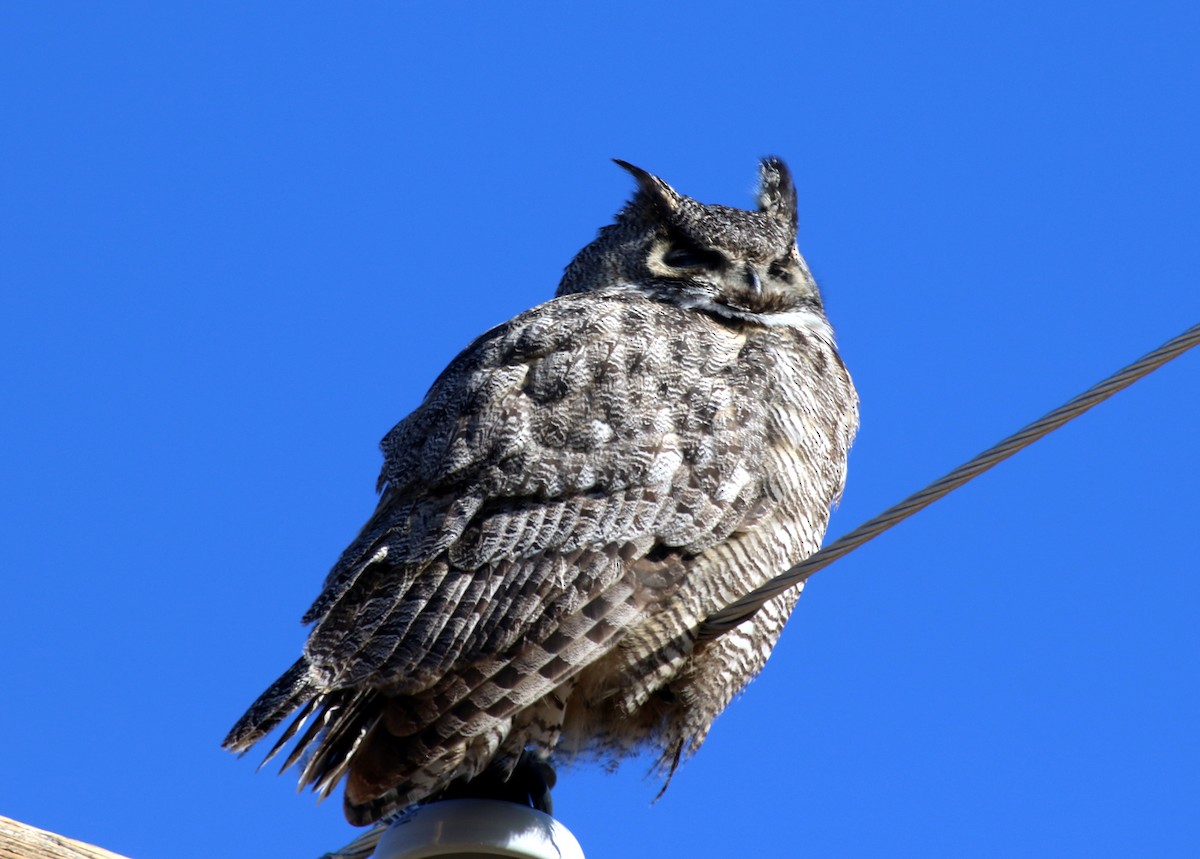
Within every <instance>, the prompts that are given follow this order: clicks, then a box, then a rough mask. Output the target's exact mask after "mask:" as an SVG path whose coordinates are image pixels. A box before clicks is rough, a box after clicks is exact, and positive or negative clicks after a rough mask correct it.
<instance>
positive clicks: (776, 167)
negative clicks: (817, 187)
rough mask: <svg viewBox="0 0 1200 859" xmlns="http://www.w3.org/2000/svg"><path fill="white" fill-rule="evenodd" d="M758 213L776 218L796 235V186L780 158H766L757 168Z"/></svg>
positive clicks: (789, 171) (790, 173)
mask: <svg viewBox="0 0 1200 859" xmlns="http://www.w3.org/2000/svg"><path fill="white" fill-rule="evenodd" d="M758 176H759V187H758V208H759V211H761V212H763V213H765V214H767V215H770V216H771V217H772V218H778V219H779V220H781V221H783V222H784V223H786V224H787V225H788V227H789V228H790V229H791V231H792V234H793V235H795V233H796V185H795V184H794V183H793V182H792V171H791V170H789V169H788V166H787V165H786V164H784V163H783V160H782V159H781V158H776V157H775V156H773V155H772V156H768V157H767V158H764V159H763V160H762V162H761V164H760V165H759V168H758Z"/></svg>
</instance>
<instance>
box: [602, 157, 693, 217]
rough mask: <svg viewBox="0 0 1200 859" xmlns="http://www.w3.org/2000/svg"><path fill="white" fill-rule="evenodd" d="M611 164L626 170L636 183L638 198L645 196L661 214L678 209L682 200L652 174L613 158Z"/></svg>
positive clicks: (677, 193) (673, 190)
mask: <svg viewBox="0 0 1200 859" xmlns="http://www.w3.org/2000/svg"><path fill="white" fill-rule="evenodd" d="M613 163H615V164H616V165H617V166H618V167H621V168H622V169H624V170H626V171H627V172H628V173H629V174H630V175H632V176H633V178H634V179H636V180H637V183H638V192H639V196H643V195H644V196H645V197H646V199H648V200H649V201H650V202H651V203H652V204H653V205H654V206H655V207H657V208H658V209H660V210H661V211H662V212H663V214H669V213H671V212H673V211H675V210H676V209H678V208H679V203H680V200H681V199H682V198H681V197H680V195H679V192H677V191H676V190H675V189H674V188H672V187H671V186H670V185H668V184H667V183H666V182H664V181H663V180H662V179H659V178H658V177H657V176H655V175H654V174H653V173H648V172H646V171H645V170H643V169H642V168H641V167H634V166H633V165H632V164H630V163H629V162H628V161H622V160H621V159H620V158H614V159H613Z"/></svg>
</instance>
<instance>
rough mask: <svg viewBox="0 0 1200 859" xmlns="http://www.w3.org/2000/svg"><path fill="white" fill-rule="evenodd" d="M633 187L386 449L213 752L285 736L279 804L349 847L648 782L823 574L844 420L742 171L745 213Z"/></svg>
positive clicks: (785, 232)
mask: <svg viewBox="0 0 1200 859" xmlns="http://www.w3.org/2000/svg"><path fill="white" fill-rule="evenodd" d="M618 163H619V164H621V166H622V167H624V168H625V169H627V170H628V171H629V172H630V173H632V174H633V176H634V178H635V179H636V180H637V184H638V189H637V192H636V194H635V195H634V197H633V199H632V200H631V201H630V202H629V203H628V204H627V205H626V206H625V207H624V208H623V209H622V210H621V211H620V212H619V213H618V214H617V216H616V221H615V223H613V224H611V225H610V226H607V227H604V228H603V229H602V230H601V231H600V233H599V235H598V237H597V238H596V240H595V241H593V242H592V243H591V244H589V245H588V246H587V247H585V248H584V249H583V250H582V251H581V252H580V253H579V254H578V255H577V256H576V257H575V259H574V260H573V261H572V262H571V263H570V265H568V266H567V269H566V271H565V273H564V276H563V279H562V282H561V283H560V285H559V287H558V292H557V295H556V297H555V298H553V299H552V300H550V301H548V302H546V303H545V304H541V305H539V306H537V307H534V308H533V309H532V310H528V311H526V312H524V313H522V314H520V315H519V316H517V317H516V318H514V319H512V320H511V321H509V322H506V323H504V324H503V325H500V326H498V327H496V328H493V329H492V330H491V331H488V332H487V333H486V334H484V335H482V336H481V337H479V338H478V339H477V340H476V341H475V342H474V343H472V344H471V345H470V346H468V347H467V348H466V349H465V350H464V351H463V352H462V354H460V355H459V356H458V357H457V358H455V359H454V361H452V362H451V364H450V366H449V367H447V368H446V370H445V371H444V372H443V373H442V374H441V376H439V377H438V379H437V381H435V382H434V383H433V387H432V388H430V390H429V393H428V394H427V395H426V397H425V399H424V401H423V402H422V403H421V405H420V406H419V407H418V408H417V409H416V411H414V412H413V413H412V414H411V415H409V416H408V417H407V418H405V419H404V420H403V421H401V422H400V423H399V424H398V425H397V426H396V427H395V428H394V429H393V430H392V431H391V432H389V433H388V434H387V436H386V437H385V438H384V440H383V442H382V448H383V453H384V465H383V472H382V474H381V475H380V478H379V488H380V491H381V493H382V495H381V498H380V501H379V506H378V508H377V510H376V511H375V513H374V515H373V516H372V517H371V519H370V521H368V522H367V524H366V526H365V527H364V528H363V529H362V532H361V533H360V534H359V535H358V537H357V538H356V539H355V540H354V542H353V543H352V544H351V545H350V547H349V548H348V549H346V551H345V552H344V553H343V555H342V556H341V558H340V560H339V561H338V562H337V564H336V566H334V568H333V570H332V572H330V574H329V576H328V578H327V579H326V580H325V585H324V587H323V589H322V591H321V593H320V595H319V596H318V597H317V600H316V602H315V603H314V604H313V606H312V608H310V609H309V610H308V613H307V614H306V615H305V616H304V622H305V623H310V624H313V629H312V632H311V635H310V637H309V639H308V642H307V644H306V645H305V648H304V655H303V656H301V657H300V659H299V660H298V661H297V662H296V664H295V665H293V666H292V667H291V668H290V669H288V671H287V672H286V673H285V674H284V675H283V676H282V677H281V678H280V679H279V680H278V681H276V682H275V684H274V685H272V686H271V687H270V688H269V689H268V690H267V691H266V692H264V693H263V694H262V696H261V697H260V698H259V699H258V700H257V701H256V702H255V703H254V704H253V705H252V706H251V707H250V709H249V711H248V712H247V713H246V714H245V715H244V716H243V717H242V718H241V720H240V721H239V722H238V723H237V725H236V726H235V727H234V728H233V730H232V731H231V732H230V734H229V736H228V737H227V738H226V740H225V746H226V747H227V748H229V749H232V750H234V751H243V750H245V749H247V748H249V747H250V746H251V745H252V744H253V743H255V742H256V741H258V740H260V739H261V738H262V737H263V736H264V735H266V734H267V733H268V732H269V731H271V730H272V729H273V728H274V727H276V726H277V725H279V724H280V723H281V722H282V721H283V720H284V719H286V718H287V717H288V716H290V715H291V714H292V713H294V712H295V711H296V710H297V709H299V710H300V713H299V715H297V716H296V718H295V720H294V721H293V722H292V723H291V726H290V727H289V728H288V729H287V730H286V731H285V732H284V735H283V738H282V739H281V740H280V741H279V743H278V744H276V747H275V750H278V749H279V748H281V747H282V746H283V745H285V744H286V743H287V742H288V741H290V740H291V739H292V738H293V737H294V736H295V735H296V734H297V733H298V732H299V731H300V730H301V728H302V726H303V723H305V721H306V720H307V719H309V718H310V717H312V721H311V723H310V725H309V727H308V728H307V730H305V731H304V733H302V734H301V735H300V736H299V738H298V739H297V740H296V744H295V747H294V749H293V751H292V753H291V754H290V756H289V758H288V761H287V763H285V767H286V766H288V765H290V764H291V763H294V762H295V761H297V760H299V759H301V758H305V760H306V762H305V764H304V767H303V771H302V773H301V776H300V781H301V784H308V785H312V786H313V787H314V789H316V790H318V791H320V792H322V793H328V792H329V791H330V790H332V789H333V788H334V787H335V786H336V785H337V783H338V782H339V781H341V780H342V778H343V777H344V778H345V779H346V789H345V810H346V816H347V818H348V819H349V820H350V822H351V823H355V824H360V825H362V824H367V823H371V822H374V821H376V820H378V819H379V818H380V817H382V816H385V815H388V814H391V813H393V812H395V811H398V810H400V809H403V808H405V807H407V806H409V805H412V804H414V803H418V802H421V801H424V800H427V799H430V798H434V797H437V796H441V795H445V794H447V792H453V791H454V790H455V788H456V786H462V785H470V784H472V783H474V782H475V781H482V780H485V779H493V780H495V779H497V778H498V780H499V781H503V780H504V779H505V778H507V777H508V776H510V775H511V773H512V772H513V770H514V768H515V767H516V766H517V764H518V761H525V760H528V759H530V758H532V759H533V760H535V761H556V762H561V761H570V760H572V759H574V758H578V757H581V756H589V757H592V756H595V757H600V758H601V759H606V760H617V759H620V758H621V757H624V756H627V755H630V754H633V753H636V752H638V751H640V750H643V749H652V750H655V751H656V752H657V753H658V755H659V758H658V760H659V765H660V768H661V770H662V772H663V774H664V775H667V774H669V773H670V772H673V771H674V768H675V766H676V765H677V764H678V762H679V760H680V758H681V756H686V755H688V754H691V753H692V752H694V751H695V750H696V749H698V748H699V746H700V744H701V743H702V742H703V741H704V738H705V736H706V735H707V733H708V730H709V727H710V726H711V724H712V722H713V720H714V719H715V718H716V716H717V715H718V714H719V713H720V712H721V711H722V710H723V709H724V708H725V706H726V705H727V704H728V703H729V702H730V700H731V699H732V698H733V697H734V695H736V694H737V693H738V692H739V691H740V690H741V689H742V688H743V687H744V686H745V685H746V683H747V682H749V680H750V679H751V678H752V677H754V675H755V674H757V673H758V671H759V670H760V669H761V668H762V667H763V665H764V663H765V662H766V660H767V657H768V655H769V654H770V652H771V649H772V648H773V647H774V645H775V641H776V639H777V638H778V637H779V634H780V632H781V630H782V629H783V625H784V623H785V621H786V620H787V617H788V615H789V614H790V612H791V610H792V607H793V606H794V605H795V602H796V599H797V597H798V596H799V591H798V589H797V590H793V591H791V592H789V593H787V594H785V595H783V596H780V597H777V598H775V599H773V600H771V601H770V602H768V603H767V604H766V605H765V606H764V607H763V608H762V610H761V611H759V613H758V614H756V615H755V616H754V617H753V618H751V619H750V620H747V621H746V622H744V623H742V624H741V625H740V626H738V627H737V628H735V629H734V630H732V631H731V632H729V633H727V634H725V635H723V636H721V637H720V638H717V639H715V640H713V641H705V642H701V643H698V642H697V641H696V639H695V630H696V628H697V626H698V625H699V624H700V623H701V621H703V620H704V618H705V617H706V616H707V615H708V614H710V613H711V612H713V611H715V610H717V609H719V608H721V607H723V606H725V605H727V604H729V603H730V602H732V601H734V600H736V599H737V598H738V597H740V596H742V595H743V594H744V593H746V592H747V591H749V590H751V589H752V588H754V587H756V586H758V585H760V584H762V583H763V582H764V581H766V580H767V579H768V578H770V577H771V576H773V575H774V574H776V573H778V572H780V571H782V570H784V569H786V568H787V567H789V566H791V565H793V564H795V563H797V562H799V561H800V560H802V559H803V558H805V557H807V556H808V555H810V554H812V553H813V552H815V551H816V550H817V548H818V547H819V545H820V543H821V538H822V536H823V534H824V532H825V526H826V523H827V521H828V518H829V511H830V506H831V505H832V504H833V503H834V502H835V501H836V500H837V498H838V497H839V495H840V493H841V491H842V487H843V485H844V482H845V476H846V453H847V450H848V448H849V446H850V443H851V441H852V439H853V437H854V433H855V429H856V427H857V424H858V400H857V395H856V393H855V391H854V387H853V385H852V384H851V381H850V377H849V375H848V374H847V372H846V368H845V366H844V365H843V363H842V361H841V358H840V357H839V356H838V353H837V350H836V348H835V346H834V340H833V332H832V330H831V329H830V326H829V323H828V322H827V321H826V319H825V315H824V313H823V310H822V305H821V299H820V296H819V294H818V291H817V286H816V283H815V282H814V281H813V278H812V275H811V274H810V273H809V270H808V267H807V265H806V264H805V262H804V259H803V257H801V256H800V253H799V251H798V250H797V248H796V192H795V188H794V186H793V184H792V180H791V176H790V174H789V172H788V169H787V167H786V166H785V165H784V163H783V162H782V161H780V160H779V159H776V158H767V159H765V160H763V162H762V164H761V169H760V179H761V184H760V188H759V191H758V209H757V211H744V210H741V209H733V208H728V207H725V206H716V205H704V204H701V203H698V202H697V201H695V200H693V199H691V198H688V197H684V196H682V195H681V194H679V193H677V192H676V191H675V190H674V189H672V188H671V187H670V186H669V185H667V184H666V183H665V182H663V181H662V180H661V179H659V178H657V177H655V176H652V175H650V174H649V173H647V172H645V171H643V170H640V169H638V168H636V167H633V166H632V165H629V164H625V163H624V162H618Z"/></svg>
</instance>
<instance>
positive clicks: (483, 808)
mask: <svg viewBox="0 0 1200 859" xmlns="http://www.w3.org/2000/svg"><path fill="white" fill-rule="evenodd" d="M374 856H375V859H430V857H443V859H450V857H456V859H484V857H496V856H509V857H520V859H584V857H583V848H582V847H580V846H579V842H578V841H576V840H575V836H574V835H572V834H571V831H570V830H569V829H567V828H566V827H565V826H563V825H562V824H561V823H559V822H558V821H557V820H555V819H554V818H553V817H551V816H550V815H548V814H544V813H542V812H540V811H535V810H534V809H532V808H529V807H528V806H524V805H518V804H517V803H515V802H506V801H504V800H498V799H448V800H444V801H442V802H434V803H430V804H429V805H422V806H418V807H417V808H415V809H413V810H412V811H410V812H408V813H407V814H406V815H405V816H404V817H402V818H400V819H399V820H397V821H396V822H395V823H393V824H392V825H391V826H390V827H389V828H388V830H387V831H386V832H384V833H383V836H382V837H381V838H380V839H379V845H378V846H377V847H376V848H375V853H374Z"/></svg>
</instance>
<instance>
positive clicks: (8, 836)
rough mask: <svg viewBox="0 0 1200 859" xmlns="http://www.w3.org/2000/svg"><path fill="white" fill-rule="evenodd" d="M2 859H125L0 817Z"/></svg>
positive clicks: (80, 842) (89, 845)
mask: <svg viewBox="0 0 1200 859" xmlns="http://www.w3.org/2000/svg"><path fill="white" fill-rule="evenodd" d="M0 859H126V857H124V856H120V855H118V854H116V853H112V852H110V851H108V850H104V849H102V848H100V847H94V846H92V845H91V844H84V843H83V842H82V841H76V840H75V839H73V838H67V837H65V836H63V835H55V834H54V833H53V832H47V831H46V830H44V829H38V828H37V827H34V826H29V825H27V824H25V823H19V822H17V821H16V820H10V819H9V818H7V817H3V816H0Z"/></svg>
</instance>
